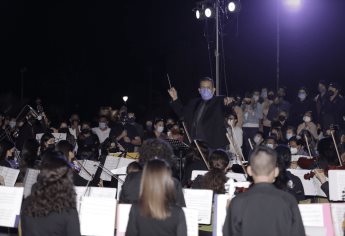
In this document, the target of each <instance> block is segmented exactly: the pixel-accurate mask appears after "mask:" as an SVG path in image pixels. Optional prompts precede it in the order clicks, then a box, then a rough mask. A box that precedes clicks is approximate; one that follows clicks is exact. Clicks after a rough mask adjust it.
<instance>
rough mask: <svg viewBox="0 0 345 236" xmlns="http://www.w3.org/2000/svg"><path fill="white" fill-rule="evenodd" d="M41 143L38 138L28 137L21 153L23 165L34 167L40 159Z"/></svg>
mask: <svg viewBox="0 0 345 236" xmlns="http://www.w3.org/2000/svg"><path fill="white" fill-rule="evenodd" d="M38 147H39V144H38V142H37V140H36V139H27V140H26V141H25V142H24V144H23V148H22V151H21V153H20V155H21V163H20V166H21V167H28V168H34V167H35V165H36V161H37V159H38Z"/></svg>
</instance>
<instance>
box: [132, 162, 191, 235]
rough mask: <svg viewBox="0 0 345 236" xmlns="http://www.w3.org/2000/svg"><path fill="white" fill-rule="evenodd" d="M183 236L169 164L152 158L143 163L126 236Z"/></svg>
mask: <svg viewBox="0 0 345 236" xmlns="http://www.w3.org/2000/svg"><path fill="white" fill-rule="evenodd" d="M138 235H142V236H146V235H147V236H151V235H165V236H175V235H178V236H187V225H186V219H185V215H184V212H183V210H182V208H181V207H180V206H178V205H177V204H176V193H175V184H174V180H173V178H172V173H171V168H170V166H169V164H168V163H167V162H166V161H164V160H160V159H153V160H150V161H148V162H147V163H146V164H145V167H144V171H143V174H142V180H141V184H140V195H139V201H138V203H136V204H133V205H132V208H131V211H130V213H129V220H128V224H127V230H126V236H138Z"/></svg>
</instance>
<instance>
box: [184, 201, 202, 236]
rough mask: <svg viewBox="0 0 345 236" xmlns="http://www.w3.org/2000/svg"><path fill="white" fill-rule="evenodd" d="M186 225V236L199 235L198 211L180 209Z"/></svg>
mask: <svg viewBox="0 0 345 236" xmlns="http://www.w3.org/2000/svg"><path fill="white" fill-rule="evenodd" d="M182 209H183V212H184V215H185V218H186V224H187V235H188V236H198V235H199V223H198V211H197V210H194V209H189V208H185V207H184V208H182Z"/></svg>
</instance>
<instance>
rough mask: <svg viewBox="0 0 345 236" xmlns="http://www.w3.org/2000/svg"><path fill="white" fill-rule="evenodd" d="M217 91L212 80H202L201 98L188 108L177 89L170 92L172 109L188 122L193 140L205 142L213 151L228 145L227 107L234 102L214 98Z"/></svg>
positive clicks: (200, 86) (191, 102) (217, 97)
mask: <svg viewBox="0 0 345 236" xmlns="http://www.w3.org/2000/svg"><path fill="white" fill-rule="evenodd" d="M215 90H216V89H215V88H214V82H213V80H212V79H211V78H209V77H204V78H202V79H201V80H200V83H199V93H200V95H201V98H195V99H193V100H191V101H190V102H189V103H188V104H187V105H186V106H183V105H182V102H181V100H180V99H179V97H178V95H177V91H176V90H175V88H171V89H169V90H168V92H169V95H170V97H171V98H172V102H171V107H172V109H173V110H174V112H175V113H176V114H177V115H178V116H179V118H180V119H184V121H185V122H186V126H187V129H188V131H189V133H190V135H191V138H192V139H199V140H204V141H205V142H206V143H207V145H208V146H209V147H210V148H212V149H217V148H223V149H225V147H226V145H228V140H227V138H226V135H225V134H226V127H225V124H224V117H225V106H228V105H229V104H230V103H231V102H233V99H231V98H224V97H223V96H214V92H215Z"/></svg>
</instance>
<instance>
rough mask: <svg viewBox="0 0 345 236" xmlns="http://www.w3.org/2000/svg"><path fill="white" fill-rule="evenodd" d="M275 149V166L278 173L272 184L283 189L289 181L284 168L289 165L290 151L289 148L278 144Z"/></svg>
mask: <svg viewBox="0 0 345 236" xmlns="http://www.w3.org/2000/svg"><path fill="white" fill-rule="evenodd" d="M275 151H276V152H277V166H278V168H279V175H278V176H277V178H276V180H275V182H274V184H275V186H277V187H278V188H279V189H284V188H285V187H286V186H287V183H288V181H289V178H288V177H287V174H286V170H287V169H288V168H289V167H290V165H291V152H290V148H288V147H287V146H283V145H279V146H278V147H277V148H276V149H275Z"/></svg>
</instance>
